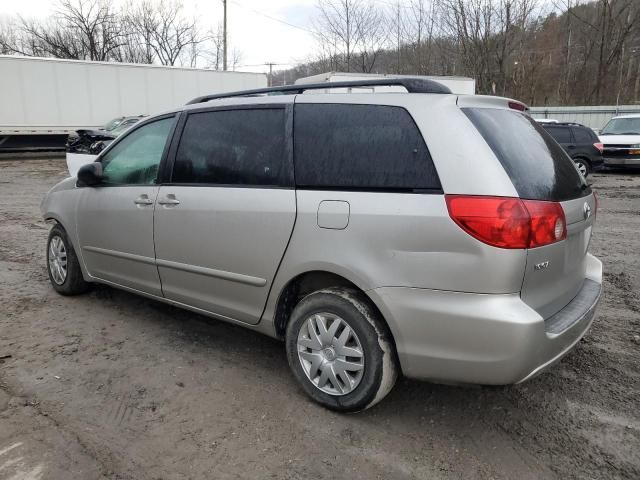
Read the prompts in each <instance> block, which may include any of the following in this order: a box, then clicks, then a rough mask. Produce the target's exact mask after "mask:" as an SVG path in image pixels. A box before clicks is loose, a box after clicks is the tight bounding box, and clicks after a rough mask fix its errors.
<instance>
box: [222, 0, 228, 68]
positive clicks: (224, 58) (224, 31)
mask: <svg viewBox="0 0 640 480" xmlns="http://www.w3.org/2000/svg"><path fill="white" fill-rule="evenodd" d="M222 5H223V6H224V20H223V22H222V69H223V70H224V71H226V70H227V0H222Z"/></svg>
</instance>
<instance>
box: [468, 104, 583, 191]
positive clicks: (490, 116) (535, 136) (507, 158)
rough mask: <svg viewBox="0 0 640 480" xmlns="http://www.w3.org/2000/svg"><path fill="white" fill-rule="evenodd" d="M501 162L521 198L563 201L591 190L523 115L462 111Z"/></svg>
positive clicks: (491, 110) (545, 135) (489, 110)
mask: <svg viewBox="0 0 640 480" xmlns="http://www.w3.org/2000/svg"><path fill="white" fill-rule="evenodd" d="M463 111H464V113H465V114H466V115H467V117H469V119H470V120H471V122H472V123H473V124H474V125H475V127H476V128H477V129H478V131H479V132H480V133H481V134H482V136H483V137H484V139H485V141H486V142H487V144H489V146H490V147H491V149H492V150H493V152H494V153H495V154H496V157H498V160H500V163H502V166H503V167H504V169H505V171H506V172H507V174H508V175H509V177H510V178H511V181H512V182H513V185H514V186H515V188H516V191H517V192H518V195H519V196H520V197H521V198H528V199H533V200H554V201H564V200H569V199H572V198H578V197H581V196H584V195H587V194H589V193H590V192H591V189H590V188H589V187H588V186H587V184H586V182H585V180H584V178H582V176H581V175H580V174H579V173H578V170H577V169H576V167H575V166H574V164H573V162H572V161H571V159H570V158H569V157H568V156H567V154H566V153H565V152H564V150H562V147H560V145H558V144H557V143H556V142H555V141H554V140H553V138H552V137H551V135H549V134H548V133H547V132H546V131H545V130H544V128H542V127H541V126H540V125H538V124H537V123H536V121H535V120H533V119H532V118H530V117H529V116H528V115H525V114H523V113H519V112H515V111H512V110H502V109H496V108H465V109H463Z"/></svg>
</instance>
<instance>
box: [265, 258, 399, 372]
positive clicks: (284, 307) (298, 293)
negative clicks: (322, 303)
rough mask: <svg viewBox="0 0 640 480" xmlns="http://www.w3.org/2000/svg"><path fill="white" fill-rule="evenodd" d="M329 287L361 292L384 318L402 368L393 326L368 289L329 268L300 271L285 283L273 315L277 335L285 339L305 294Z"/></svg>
mask: <svg viewBox="0 0 640 480" xmlns="http://www.w3.org/2000/svg"><path fill="white" fill-rule="evenodd" d="M328 287H347V288H351V289H353V290H355V291H357V292H358V293H360V294H361V295H362V296H363V297H364V298H365V299H366V300H367V301H368V302H369V304H370V306H371V308H373V309H374V311H375V312H376V313H377V314H378V316H379V318H380V319H381V320H382V322H383V324H384V327H385V328H386V330H387V334H388V335H389V338H390V339H391V344H392V348H393V354H394V356H395V357H396V364H397V365H398V367H399V368H400V362H399V361H397V360H398V353H397V348H396V340H395V337H394V334H393V331H392V329H391V326H390V324H389V322H388V321H387V319H386V318H385V315H384V314H383V312H382V310H381V309H380V308H379V306H378V304H377V302H376V301H375V300H374V298H372V296H371V295H369V294H368V293H367V291H366V290H365V289H363V288H361V287H360V286H359V285H357V284H356V283H355V282H353V281H352V280H350V279H348V278H346V277H344V276H342V275H340V274H338V273H335V272H331V271H328V270H309V271H305V272H301V273H298V274H297V275H295V276H294V277H292V278H291V279H289V281H288V282H286V284H285V285H284V287H283V288H282V289H281V290H280V292H279V294H278V297H277V303H276V306H275V310H274V315H273V328H274V330H275V335H276V337H277V338H279V339H281V340H282V339H284V337H285V332H286V329H287V324H288V322H289V319H290V317H291V313H292V312H293V309H294V308H295V306H296V305H297V304H298V303H299V302H300V300H302V299H303V298H304V297H305V296H307V295H309V294H310V293H313V292H315V291H318V290H322V289H325V288H328Z"/></svg>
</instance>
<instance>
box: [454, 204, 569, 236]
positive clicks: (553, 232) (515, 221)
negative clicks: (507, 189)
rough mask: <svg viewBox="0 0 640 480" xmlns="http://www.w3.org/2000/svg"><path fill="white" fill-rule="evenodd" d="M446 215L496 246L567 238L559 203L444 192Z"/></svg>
mask: <svg viewBox="0 0 640 480" xmlns="http://www.w3.org/2000/svg"><path fill="white" fill-rule="evenodd" d="M445 198H446V202H447V209H448V210H449V216H450V217H451V218H452V220H453V221H454V222H456V223H457V224H458V225H459V226H460V227H461V228H462V229H463V230H464V231H465V232H467V233H468V234H469V235H471V236H472V237H474V238H476V239H478V240H480V241H481V242H484V243H486V244H488V245H493V246H494V247H499V248H535V247H541V246H543V245H549V244H551V243H555V242H559V241H560V240H564V239H565V238H567V226H566V221H565V217H564V211H563V210H562V206H561V205H560V204H559V203H556V202H544V201H538V200H522V199H520V198H513V197H483V196H468V195H445Z"/></svg>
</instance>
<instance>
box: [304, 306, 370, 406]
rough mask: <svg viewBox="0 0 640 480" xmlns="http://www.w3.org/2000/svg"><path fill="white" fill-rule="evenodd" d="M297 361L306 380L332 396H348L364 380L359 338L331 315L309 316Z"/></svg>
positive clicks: (335, 316)
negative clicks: (298, 360)
mask: <svg viewBox="0 0 640 480" xmlns="http://www.w3.org/2000/svg"><path fill="white" fill-rule="evenodd" d="M297 347H298V358H299V359H300V364H301V365H302V369H303V370H304V373H305V374H306V375H307V378H308V379H309V380H310V381H311V383H313V385H314V386H315V387H316V388H318V389H319V390H321V391H323V392H325V393H328V394H329V395H346V394H348V393H350V392H352V391H353V390H354V389H355V388H356V387H357V386H358V385H359V384H360V381H361V380H362V374H363V373H364V353H363V350H362V344H361V343H360V339H358V336H357V335H356V333H355V332H354V331H353V329H352V328H351V327H350V326H349V325H348V324H347V322H345V321H344V320H343V319H342V318H340V317H338V316H337V315H334V314H332V313H316V314H314V315H312V316H310V317H309V318H308V319H307V320H306V321H305V322H304V323H303V324H302V327H301V328H300V332H299V333H298V342H297Z"/></svg>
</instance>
